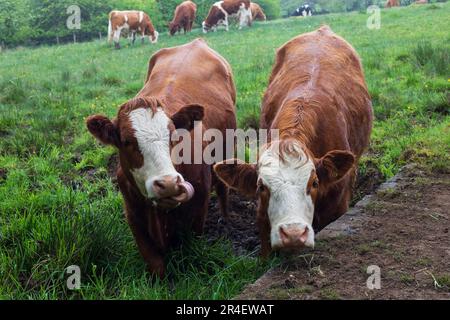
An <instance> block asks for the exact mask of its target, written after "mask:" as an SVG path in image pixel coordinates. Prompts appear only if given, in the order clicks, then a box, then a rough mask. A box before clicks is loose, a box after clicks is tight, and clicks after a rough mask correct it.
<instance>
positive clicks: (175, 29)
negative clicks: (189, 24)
mask: <svg viewBox="0 0 450 320" xmlns="http://www.w3.org/2000/svg"><path fill="white" fill-rule="evenodd" d="M178 30H180V26H179V25H178V23H174V22H170V23H169V34H170V35H171V36H173V35H174V34H175V33H177V32H178Z"/></svg>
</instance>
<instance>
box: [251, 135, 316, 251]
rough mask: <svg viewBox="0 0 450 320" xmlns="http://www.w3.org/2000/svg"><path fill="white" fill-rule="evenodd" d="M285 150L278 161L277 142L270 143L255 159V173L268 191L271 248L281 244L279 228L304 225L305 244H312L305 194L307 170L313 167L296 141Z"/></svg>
mask: <svg viewBox="0 0 450 320" xmlns="http://www.w3.org/2000/svg"><path fill="white" fill-rule="evenodd" d="M288 148H290V150H288V151H289V152H287V153H284V154H283V158H284V161H282V160H280V155H279V150H278V149H279V144H278V143H273V144H272V145H271V146H270V147H269V148H268V149H267V150H265V151H264V152H263V153H262V155H261V157H260V158H259V161H258V175H259V179H261V181H262V183H263V184H264V185H265V186H266V187H267V188H268V189H269V190H270V200H269V206H268V216H269V220H270V225H271V233H270V241H271V245H272V248H278V247H282V240H281V238H280V232H279V231H280V227H288V226H289V227H293V226H296V227H299V228H301V229H303V228H308V237H307V240H306V242H305V246H307V247H314V230H313V228H312V222H313V217H314V204H313V201H312V198H311V196H310V195H308V194H307V185H308V181H309V179H310V177H311V172H312V171H313V170H314V169H315V166H314V162H313V160H312V159H310V158H309V157H307V155H306V154H305V152H304V151H303V149H302V148H301V147H300V146H299V145H297V144H290V145H289V146H288Z"/></svg>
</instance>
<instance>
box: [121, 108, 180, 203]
mask: <svg viewBox="0 0 450 320" xmlns="http://www.w3.org/2000/svg"><path fill="white" fill-rule="evenodd" d="M129 119H130V121H131V124H132V127H133V129H134V135H135V137H136V140H137V142H138V147H139V151H140V152H141V154H142V156H143V158H144V164H143V166H142V167H141V168H138V169H133V170H131V173H132V175H133V177H134V180H135V182H136V184H137V186H138V188H139V190H140V191H141V193H142V194H143V195H144V196H146V197H148V198H153V197H155V194H154V192H153V188H152V186H153V182H154V181H155V180H158V179H160V178H161V177H163V176H173V178H174V180H176V179H177V178H178V177H180V179H181V181H184V180H183V177H182V176H181V175H180V174H179V173H178V172H177V171H176V170H175V167H174V166H173V163H172V160H171V158H170V130H169V123H170V119H169V118H168V117H167V115H166V114H165V113H164V111H162V109H161V108H158V109H157V112H156V113H155V114H153V112H152V110H151V109H149V108H139V109H136V110H133V111H132V112H130V114H129Z"/></svg>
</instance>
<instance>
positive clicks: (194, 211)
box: [87, 39, 236, 277]
mask: <svg viewBox="0 0 450 320" xmlns="http://www.w3.org/2000/svg"><path fill="white" fill-rule="evenodd" d="M235 101H236V91H235V87H234V82H233V76H232V73H231V68H230V66H229V64H228V63H227V62H226V60H225V59H224V58H222V57H221V56H220V55H219V54H217V53H216V52H215V51H213V50H212V49H210V48H209V47H208V45H207V44H206V42H205V41H204V40H201V39H197V40H194V41H193V42H191V43H188V44H186V45H183V46H180V47H174V48H166V49H162V50H160V51H158V52H157V53H155V54H154V55H153V57H152V58H151V59H150V62H149V68H148V73H147V80H146V82H145V84H144V87H143V88H142V89H141V91H140V92H139V93H138V95H137V96H136V97H135V98H133V99H131V100H129V101H128V102H126V103H124V104H123V105H122V106H121V107H120V109H119V111H118V114H117V117H116V118H115V119H113V120H110V119H108V118H107V117H105V116H102V115H93V116H91V117H89V118H88V119H87V128H88V130H89V131H90V133H91V134H92V135H93V136H95V137H96V138H97V139H98V140H100V141H101V142H103V143H105V144H109V145H113V146H115V147H116V148H117V149H118V151H119V160H120V166H119V169H118V171H117V178H118V183H119V187H120V191H121V192H122V195H123V198H124V202H125V213H126V218H127V221H128V224H129V226H130V228H131V231H132V233H133V236H134V238H135V240H136V243H137V246H138V249H139V251H140V253H141V255H142V257H143V258H144V260H145V262H146V263H147V265H148V270H149V271H150V272H151V273H152V274H156V275H158V276H160V277H162V276H163V275H164V269H165V266H164V255H165V253H166V252H167V250H168V249H169V248H170V246H172V245H174V244H176V243H178V242H179V240H180V239H179V238H180V237H179V236H180V235H181V233H182V231H185V230H186V229H188V230H187V231H189V230H192V231H193V232H194V233H195V234H201V233H202V231H203V226H204V222H205V219H206V215H207V210H208V201H209V193H210V189H211V186H212V185H214V186H215V189H216V193H217V196H218V198H219V204H220V207H221V209H222V213H223V214H224V215H225V214H226V202H227V194H228V193H227V192H228V190H227V188H226V187H225V185H224V184H223V183H222V182H221V181H220V180H218V179H213V176H212V174H213V172H212V167H211V164H207V163H206V162H205V161H204V160H203V159H201V161H200V163H199V162H197V161H195V159H194V158H195V150H194V152H193V149H195V143H196V141H195V137H194V136H195V131H196V130H193V129H194V127H196V126H199V125H200V126H201V127H202V129H210V128H212V129H215V130H219V131H221V132H222V133H223V134H224V135H225V132H226V130H227V129H235V128H236V116H235ZM200 121H201V123H198V122H200ZM181 132H184V133H185V134H187V135H183V138H182V139H181V140H176V139H173V137H174V135H180V133H181ZM187 137H190V138H191V141H192V142H193V143H191V146H190V147H189V148H188V149H191V150H184V149H183V153H184V152H186V154H183V155H182V157H183V160H184V161H181V162H179V161H174V157H173V155H172V153H173V152H172V151H174V149H175V147H178V146H179V144H180V143H184V139H185V138H187ZM200 146H201V148H206V147H207V146H206V145H205V144H204V143H203V142H200ZM189 151H191V152H189ZM188 153H191V154H190V155H187V154H188ZM213 182H214V184H213Z"/></svg>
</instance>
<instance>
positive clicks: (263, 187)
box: [256, 183, 266, 193]
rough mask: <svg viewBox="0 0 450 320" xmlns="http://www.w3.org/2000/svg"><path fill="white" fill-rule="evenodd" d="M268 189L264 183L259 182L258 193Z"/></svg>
mask: <svg viewBox="0 0 450 320" xmlns="http://www.w3.org/2000/svg"><path fill="white" fill-rule="evenodd" d="M265 190H266V186H265V185H263V184H262V183H258V188H257V189H256V192H257V193H261V192H264V191H265Z"/></svg>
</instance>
